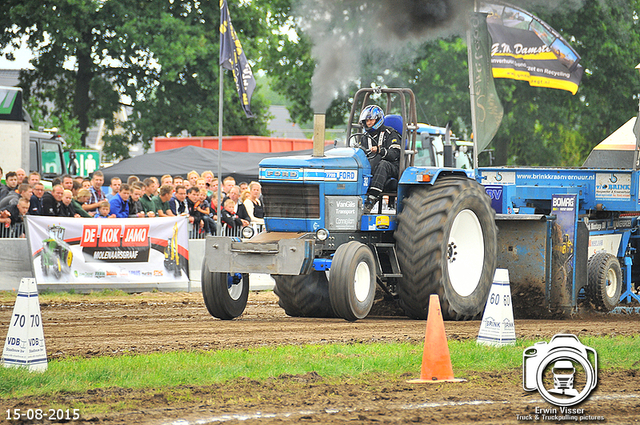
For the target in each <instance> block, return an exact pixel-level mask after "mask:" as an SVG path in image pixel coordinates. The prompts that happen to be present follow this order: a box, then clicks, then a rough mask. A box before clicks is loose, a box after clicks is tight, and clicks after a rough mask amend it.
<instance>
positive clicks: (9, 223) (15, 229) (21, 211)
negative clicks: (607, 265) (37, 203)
mask: <svg viewBox="0 0 640 425" xmlns="http://www.w3.org/2000/svg"><path fill="white" fill-rule="evenodd" d="M4 211H6V212H8V213H9V216H8V217H7V216H6V215H7V214H6V213H5V214H0V223H4V226H5V228H7V227H8V228H9V229H10V231H9V234H8V235H7V236H9V237H14V238H24V216H25V214H27V212H28V211H29V201H27V200H26V199H24V198H20V199H19V200H18V203H17V204H16V205H11V206H9V207H8V208H7V209H6V210H3V212H4Z"/></svg>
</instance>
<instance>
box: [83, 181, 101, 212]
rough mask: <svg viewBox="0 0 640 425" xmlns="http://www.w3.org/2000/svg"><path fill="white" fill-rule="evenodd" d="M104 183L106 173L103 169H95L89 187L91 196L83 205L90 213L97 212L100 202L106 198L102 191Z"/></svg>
mask: <svg viewBox="0 0 640 425" xmlns="http://www.w3.org/2000/svg"><path fill="white" fill-rule="evenodd" d="M103 183H104V175H103V174H102V171H99V170H98V171H94V172H93V176H91V188H89V191H90V192H91V198H89V200H88V201H87V203H86V204H84V205H83V206H82V208H84V210H85V211H87V212H88V213H89V214H92V215H93V214H96V213H97V209H98V207H100V203H101V202H102V201H104V200H105V197H104V193H103V192H102V184H103Z"/></svg>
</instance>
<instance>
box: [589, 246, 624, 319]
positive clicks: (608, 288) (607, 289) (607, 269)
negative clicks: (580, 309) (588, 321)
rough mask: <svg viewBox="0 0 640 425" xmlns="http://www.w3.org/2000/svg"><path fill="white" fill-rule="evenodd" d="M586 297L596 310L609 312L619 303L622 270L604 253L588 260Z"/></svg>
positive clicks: (615, 259) (612, 257) (599, 253)
mask: <svg viewBox="0 0 640 425" xmlns="http://www.w3.org/2000/svg"><path fill="white" fill-rule="evenodd" d="M587 270H588V274H589V280H588V284H587V295H588V297H589V300H590V301H591V302H592V303H593V304H594V306H595V308H596V309H597V310H603V311H611V310H613V309H614V308H615V307H616V305H618V302H619V301H620V294H621V293H622V270H621V269H620V262H619V261H618V259H617V258H616V257H615V256H613V255H611V254H608V253H606V252H598V253H596V254H594V255H593V256H592V257H591V258H589V264H588V266H587Z"/></svg>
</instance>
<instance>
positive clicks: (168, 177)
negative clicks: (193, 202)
mask: <svg viewBox="0 0 640 425" xmlns="http://www.w3.org/2000/svg"><path fill="white" fill-rule="evenodd" d="M165 184H168V185H169V186H175V183H174V182H173V177H171V175H169V174H165V175H164V176H162V177H160V186H164V185H165ZM185 196H186V195H185Z"/></svg>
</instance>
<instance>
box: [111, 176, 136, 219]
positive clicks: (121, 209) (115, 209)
mask: <svg viewBox="0 0 640 425" xmlns="http://www.w3.org/2000/svg"><path fill="white" fill-rule="evenodd" d="M118 189H119V190H118V193H116V194H115V195H114V196H113V198H111V200H110V201H109V204H110V209H111V214H113V215H115V216H116V217H117V218H128V217H129V196H130V195H131V189H130V188H129V185H128V184H126V183H125V184H123V185H121V186H120V187H119V188H118Z"/></svg>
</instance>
